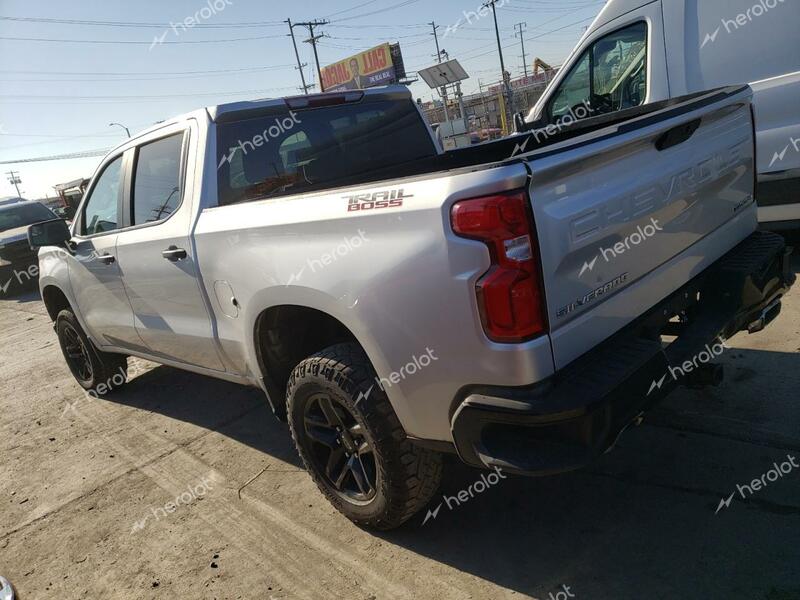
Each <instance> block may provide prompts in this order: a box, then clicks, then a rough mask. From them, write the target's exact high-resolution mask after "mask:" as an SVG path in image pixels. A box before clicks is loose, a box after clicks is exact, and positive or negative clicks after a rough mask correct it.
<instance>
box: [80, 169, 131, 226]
mask: <svg viewBox="0 0 800 600" xmlns="http://www.w3.org/2000/svg"><path fill="white" fill-rule="evenodd" d="M121 177H122V156H118V157H117V158H115V159H114V160H113V161H112V162H110V163H109V164H108V165H107V166H106V168H105V170H104V171H103V173H102V175H100V178H99V179H98V180H97V184H96V185H95V186H94V188H92V191H91V192H90V194H89V199H88V200H87V201H86V207H85V208H84V210H83V217H82V221H81V231H82V233H83V235H95V234H98V233H105V232H107V231H114V230H115V229H117V227H118V226H119V225H118V223H119V219H118V208H119V199H120V197H119V195H120V190H121V183H122V179H121Z"/></svg>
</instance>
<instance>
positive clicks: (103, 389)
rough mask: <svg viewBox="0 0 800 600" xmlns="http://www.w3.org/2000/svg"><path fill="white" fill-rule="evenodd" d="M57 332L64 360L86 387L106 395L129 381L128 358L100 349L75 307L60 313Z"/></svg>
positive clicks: (79, 381) (100, 394)
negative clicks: (76, 315) (83, 324)
mask: <svg viewBox="0 0 800 600" xmlns="http://www.w3.org/2000/svg"><path fill="white" fill-rule="evenodd" d="M56 335H58V342H59V344H60V346H61V352H62V353H63V355H64V360H65V361H66V362H67V366H68V367H69V370H70V372H71V373H72V376H73V377H75V380H76V381H77V382H78V383H79V384H80V386H81V387H82V388H83V389H85V390H87V391H90V392H94V393H95V394H97V395H98V396H102V395H104V394H107V393H108V392H110V391H112V390H116V389H119V388H120V387H122V386H123V385H125V383H127V381H128V358H127V357H126V356H124V355H122V354H112V353H109V352H103V351H102V350H98V349H97V347H96V346H95V345H94V344H93V343H92V341H91V340H90V339H89V337H88V336H87V335H86V333H85V332H84V331H83V328H82V327H81V325H80V323H78V319H77V318H76V317H75V315H74V313H73V312H72V311H71V310H68V309H64V310H62V311H61V312H59V313H58V316H57V317H56Z"/></svg>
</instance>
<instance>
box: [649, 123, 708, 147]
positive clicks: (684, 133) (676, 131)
mask: <svg viewBox="0 0 800 600" xmlns="http://www.w3.org/2000/svg"><path fill="white" fill-rule="evenodd" d="M698 127H700V119H695V120H694V121H689V122H688V123H684V124H683V125H678V126H677V127H673V128H672V129H670V130H669V131H667V132H665V133H663V134H662V135H661V136H659V138H658V139H657V140H656V149H657V150H658V151H659V152H661V151H662V150H666V149H667V148H672V147H673V146H677V145H678V144H682V143H683V142H685V141H686V140H688V139H689V138H690V137H692V136H693V135H694V132H695V131H697V128H698Z"/></svg>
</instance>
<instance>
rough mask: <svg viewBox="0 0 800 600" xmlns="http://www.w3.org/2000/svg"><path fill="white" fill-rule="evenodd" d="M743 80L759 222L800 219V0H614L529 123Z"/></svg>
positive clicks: (781, 223) (775, 223)
mask: <svg viewBox="0 0 800 600" xmlns="http://www.w3.org/2000/svg"><path fill="white" fill-rule="evenodd" d="M738 83H749V84H750V85H751V86H752V87H753V90H754V92H755V97H754V104H755V110H756V129H757V140H758V147H757V151H758V178H759V181H758V191H757V199H758V205H759V220H760V221H761V222H762V223H769V224H770V227H774V228H779V227H781V226H790V227H794V226H796V225H798V221H800V0H651V1H649V2H648V1H646V0H609V1H608V2H607V4H606V5H605V7H603V9H602V10H601V11H600V14H599V15H598V16H597V18H596V19H595V20H594V22H593V23H592V25H591V27H589V29H588V30H587V31H586V33H585V34H584V35H583V37H582V38H581V40H580V41H579V42H578V45H577V46H576V47H575V49H574V50H573V51H572V53H571V54H570V56H569V57H568V58H567V60H566V61H565V62H564V64H563V67H562V68H561V70H560V72H559V73H558V75H557V76H556V78H555V79H554V80H553V82H552V83H551V84H550V85H549V86H548V88H547V90H546V91H545V92H544V94H543V96H542V97H541V98H540V99H539V101H538V102H537V103H536V105H535V106H534V107H533V109H531V111H530V112H529V113H528V115H527V117H526V118H525V122H526V123H527V127H528V128H530V127H537V128H538V127H540V126H546V125H548V124H551V123H552V124H558V123H560V122H562V120H563V119H564V118H565V117H567V115H569V117H568V118H570V119H574V118H576V115H577V116H578V117H580V116H584V115H586V116H596V115H599V114H605V113H609V112H613V111H617V110H623V109H627V108H632V107H635V106H638V105H640V104H647V103H652V102H658V101H660V100H667V99H670V98H675V97H679V96H684V95H687V94H692V93H695V92H700V91H704V90H709V89H712V88H716V87H720V86H725V85H731V84H738ZM576 109H578V110H576Z"/></svg>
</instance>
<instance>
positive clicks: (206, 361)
mask: <svg viewBox="0 0 800 600" xmlns="http://www.w3.org/2000/svg"><path fill="white" fill-rule="evenodd" d="M198 136H199V127H197V124H196V122H195V121H193V120H191V121H188V122H184V123H180V124H174V125H170V126H168V127H165V128H163V129H160V130H158V131H156V132H153V133H151V134H149V135H148V136H147V137H145V138H144V139H143V140H142V141H141V142H140V143H138V144H137V146H136V147H135V148H134V149H133V150H131V161H130V166H129V178H130V185H129V186H128V187H127V188H126V194H125V198H124V211H123V213H124V214H123V219H124V222H125V225H126V228H125V229H124V230H123V231H122V232H121V233H120V234H119V241H118V245H117V254H118V260H119V268H120V270H121V274H122V280H123V282H124V284H125V289H126V291H127V294H128V297H129V299H130V303H131V306H132V308H133V314H134V317H135V323H136V330H137V332H138V333H139V336H140V337H141V339H142V340H143V342H144V344H145V346H146V348H147V349H148V350H149V351H150V352H151V353H153V354H156V355H158V356H162V357H165V358H168V359H171V360H176V361H179V362H182V363H186V364H190V365H195V366H199V367H204V368H207V369H214V370H219V371H224V370H225V368H224V366H223V364H222V361H221V360H220V357H219V355H218V353H217V348H216V341H215V335H214V329H213V327H212V321H211V315H210V314H209V312H208V310H207V307H206V302H205V299H204V297H203V292H202V290H201V287H200V284H199V282H198V277H199V274H198V269H197V262H196V258H195V252H194V248H193V245H192V240H191V236H190V231H191V228H192V223H193V214H194V209H193V206H192V201H193V192H194V169H195V162H196V160H197V152H198Z"/></svg>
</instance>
